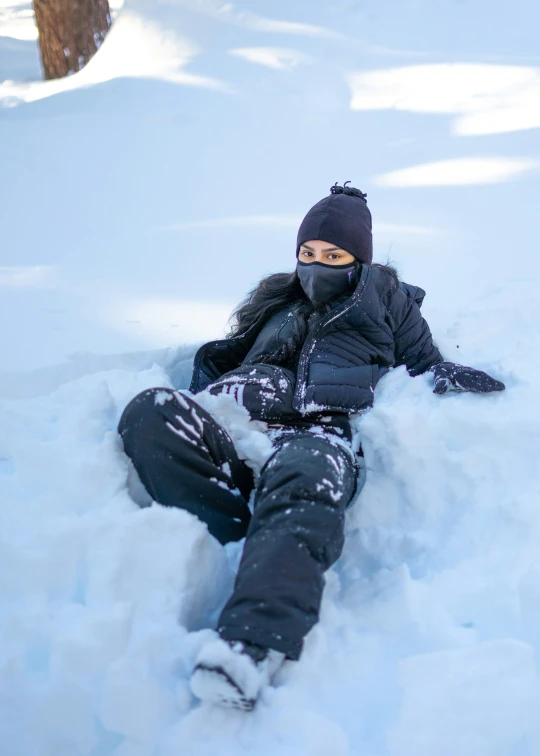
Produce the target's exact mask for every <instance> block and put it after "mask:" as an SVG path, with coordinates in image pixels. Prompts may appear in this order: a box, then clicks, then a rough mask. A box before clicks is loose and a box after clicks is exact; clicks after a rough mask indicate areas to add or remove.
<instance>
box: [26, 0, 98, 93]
mask: <svg viewBox="0 0 540 756" xmlns="http://www.w3.org/2000/svg"><path fill="white" fill-rule="evenodd" d="M34 14H35V19H36V26H37V28H38V32H39V46H40V50H41V62H42V64H43V74H44V77H45V79H60V78H61V77H62V76H68V75H69V74H71V73H75V72H76V71H80V70H81V68H83V67H84V66H85V65H86V64H87V63H88V61H89V60H90V59H91V58H92V56H93V55H95V53H96V52H97V50H98V49H99V47H100V45H101V43H102V42H103V40H104V39H105V35H106V34H107V32H108V30H109V27H110V25H111V13H110V9H109V0H34Z"/></svg>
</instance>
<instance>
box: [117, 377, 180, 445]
mask: <svg viewBox="0 0 540 756" xmlns="http://www.w3.org/2000/svg"><path fill="white" fill-rule="evenodd" d="M174 398H175V392H174V391H173V390H172V389H169V388H149V389H145V390H144V391H141V393H140V394H137V396H135V397H134V398H133V399H132V400H131V401H130V402H129V404H128V405H127V406H126V408H125V409H124V411H123V413H122V417H121V418H120V422H119V423H118V432H119V433H120V435H121V436H122V437H123V438H124V437H125V435H126V433H130V432H132V431H137V430H143V429H146V428H147V423H148V422H149V420H151V418H152V416H156V417H157V415H158V411H157V410H158V408H159V407H160V406H162V405H163V404H164V402H166V401H173V400H174Z"/></svg>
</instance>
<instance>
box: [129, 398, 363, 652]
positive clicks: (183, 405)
mask: <svg viewBox="0 0 540 756" xmlns="http://www.w3.org/2000/svg"><path fill="white" fill-rule="evenodd" d="M119 432H120V434H121V436H122V439H123V442H124V449H125V451H126V454H127V455H128V456H129V457H130V458H131V460H132V462H133V464H134V466H135V469H136V470H137V472H138V474H139V477H140V479H141V481H142V483H143V485H144V486H145V488H146V489H147V491H148V493H149V494H150V496H151V497H152V498H153V499H154V501H156V502H159V503H160V504H163V505H165V506H173V507H180V508H181V509H185V510H186V511H188V512H191V513H193V514H195V515H197V516H198V517H199V518H200V519H201V520H202V521H203V522H205V523H206V524H207V525H208V529H209V531H210V533H211V534H212V535H213V536H215V537H216V538H217V539H218V540H219V541H220V542H221V543H223V544H225V543H227V542H229V541H237V540H240V539H241V538H244V537H246V543H245V546H244V551H243V555H242V559H241V562H240V567H239V570H238V575H237V578H236V583H235V587H234V591H233V594H232V596H231V597H230V599H229V601H228V602H227V604H226V606H225V608H224V609H223V612H222V613H221V616H220V618H219V622H218V632H219V634H220V635H221V637H222V638H224V639H225V640H239V641H249V642H251V643H257V644H259V645H261V646H263V647H265V648H272V649H275V650H276V651H281V652H282V653H284V654H286V656H287V657H288V658H290V659H298V658H299V657H300V654H301V651H302V645H303V639H304V637H305V635H306V634H307V633H308V632H309V630H310V629H311V628H312V627H313V625H314V624H315V623H316V622H317V621H318V618H319V609H320V604H321V598H322V592H323V588H324V572H325V571H326V570H327V569H328V568H329V567H330V566H331V565H332V564H333V563H334V562H335V561H336V560H337V559H338V557H339V556H340V554H341V550H342V548H343V539H344V517H345V509H346V508H347V505H348V504H349V502H350V501H351V499H352V497H353V496H354V492H355V488H356V479H357V467H356V462H355V457H354V454H353V453H352V451H350V450H349V449H348V448H346V447H345V446H344V445H343V444H342V443H340V442H339V441H337V440H336V438H335V436H334V437H333V436H332V434H331V433H326V434H323V433H313V432H311V431H310V430H306V429H301V430H298V431H296V432H294V433H289V434H288V435H287V434H284V435H283V436H282V437H281V438H278V439H277V441H276V442H275V451H274V453H273V455H272V456H271V457H270V459H269V460H268V461H267V462H266V464H265V465H264V467H263V469H262V470H261V474H260V476H259V478H258V480H257V481H256V482H255V481H254V476H253V473H252V471H251V470H250V468H249V467H248V466H247V465H246V464H245V463H244V462H243V461H242V460H241V459H240V458H239V457H238V454H237V453H236V451H235V448H234V446H233V443H232V440H231V438H230V436H229V435H228V434H227V433H226V431H225V430H224V429H223V428H222V427H221V426H220V425H219V423H218V422H217V421H216V420H215V419H214V418H213V417H212V416H211V415H210V414H209V413H208V412H206V411H205V410H204V409H203V408H202V407H200V406H199V405H198V404H197V403H196V402H195V401H194V400H193V399H191V398H190V397H189V396H187V395H185V394H181V393H179V392H175V391H172V390H170V389H149V390H147V391H143V392H142V393H141V394H139V395H138V396H136V397H135V399H133V400H132V401H131V402H130V403H129V404H128V406H127V407H126V409H125V410H124V413H123V415H122V418H121V419H120V424H119ZM254 487H255V496H254V504H253V515H252V514H251V512H250V509H249V507H248V499H249V497H250V494H251V492H252V490H253V488H254Z"/></svg>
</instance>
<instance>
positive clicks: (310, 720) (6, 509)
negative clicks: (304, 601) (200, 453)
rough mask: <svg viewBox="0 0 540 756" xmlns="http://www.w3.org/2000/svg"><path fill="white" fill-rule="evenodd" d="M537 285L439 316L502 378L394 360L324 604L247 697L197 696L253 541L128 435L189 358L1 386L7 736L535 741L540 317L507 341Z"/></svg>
mask: <svg viewBox="0 0 540 756" xmlns="http://www.w3.org/2000/svg"><path fill="white" fill-rule="evenodd" d="M532 293H533V292H532V288H531V289H530V290H528V286H527V285H526V284H523V285H522V287H521V288H520V289H519V291H516V290H513V291H510V292H504V293H502V292H494V293H492V296H491V298H489V299H487V300H486V301H485V302H483V303H481V305H479V306H478V308H477V309H476V310H475V309H474V308H471V309H470V310H469V311H467V312H461V313H457V314H456V317H455V321H451V320H449V316H448V312H447V313H446V314H444V313H442V312H438V313H433V321H434V323H435V324H436V327H437V324H439V326H440V327H439V328H438V334H437V335H438V340H439V342H440V343H441V344H442V345H443V348H444V349H445V353H446V354H447V356H450V357H453V356H455V355H454V353H456V352H458V351H459V352H460V353H461V354H462V356H463V358H464V359H463V361H464V362H469V363H474V364H477V365H480V366H481V367H485V368H489V369H491V370H492V371H493V372H495V373H496V374H497V375H498V376H500V377H502V378H503V379H504V380H505V381H506V383H507V386H508V390H507V391H506V392H505V393H503V394H499V395H492V396H473V395H470V394H464V395H455V394H454V395H449V396H444V397H438V396H434V395H433V394H432V393H431V386H430V380H429V378H428V377H423V376H421V377H419V378H416V379H411V378H409V377H408V376H407V374H406V372H405V370H404V369H398V370H395V371H393V372H392V373H391V374H389V375H388V376H387V377H386V378H385V379H384V380H383V381H382V383H381V384H380V386H379V387H378V389H377V398H376V405H375V408H374V409H373V410H372V411H371V412H369V413H367V414H365V415H364V416H362V417H361V418H360V420H359V422H358V425H359V431H360V433H361V435H362V439H363V444H364V449H365V453H366V462H367V467H368V477H367V483H366V486H365V488H364V490H363V491H362V493H361V495H360V497H359V500H358V501H357V502H356V503H355V505H354V506H353V507H352V509H351V511H350V514H349V519H348V537H347V543H346V547H345V551H344V554H343V557H342V559H341V560H340V562H339V563H338V564H337V565H336V567H335V568H334V569H333V570H331V571H330V573H329V574H328V582H327V590H326V593H325V598H324V602H323V609H322V619H321V622H320V624H319V625H318V626H317V627H316V628H315V629H314V630H313V632H312V633H311V634H310V636H309V637H308V639H307V643H306V649H305V653H304V656H303V658H302V660H301V662H300V663H298V664H295V663H288V664H286V665H285V667H284V669H283V670H282V671H281V673H280V676H279V677H278V680H277V684H276V686H275V687H274V688H272V689H270V690H268V691H267V693H266V694H265V696H264V698H263V700H262V701H261V703H260V705H259V706H258V708H257V710H256V711H255V712H254V713H253V714H250V715H245V714H242V713H237V712H222V711H219V710H214V709H211V708H209V709H206V708H205V707H200V706H199V705H198V704H197V703H196V702H195V701H194V700H193V699H192V698H191V695H190V693H189V688H188V679H189V674H190V669H191V666H192V664H193V660H194V658H195V656H196V654H197V653H198V650H199V649H200V647H201V644H202V642H203V641H204V639H205V638H208V637H209V636H211V633H212V631H211V630H210V629H208V628H211V627H212V625H213V622H214V621H215V618H216V616H217V613H218V612H219V610H220V607H221V606H222V605H223V603H224V601H225V600H226V598H227V596H228V594H229V592H230V590H231V586H232V580H233V575H234V569H235V565H236V564H237V560H238V558H239V554H240V551H239V548H240V547H239V546H238V545H231V546H230V547H227V549H222V548H221V547H220V546H219V545H218V544H217V543H216V542H215V541H214V540H213V539H212V538H211V537H210V536H209V535H208V533H207V531H206V528H205V526H203V525H202V524H201V523H200V522H198V521H197V520H196V519H195V518H193V517H192V516H190V515H188V514H186V513H184V512H181V511H174V510H168V509H165V508H162V507H160V506H157V505H153V506H143V508H139V506H137V504H136V503H135V502H138V503H139V504H141V505H147V504H149V502H148V501H147V500H146V498H145V496H144V495H143V492H141V490H140V486H137V483H136V481H135V480H134V476H133V474H132V472H131V471H130V466H129V464H128V461H127V459H126V457H125V456H124V454H123V452H122V450H121V446H120V443H119V439H118V437H117V435H116V432H115V429H116V423H117V421H118V418H119V416H120V414H121V411H122V409H123V407H124V406H125V404H126V403H127V402H128V401H129V399H130V398H131V397H133V396H134V395H135V394H136V393H137V392H139V391H141V390H143V389H144V388H147V387H150V386H157V385H163V386H170V385H172V383H171V379H170V375H169V374H168V373H167V372H166V371H165V369H164V368H163V367H161V366H158V365H155V366H154V367H149V368H146V369H144V370H139V369H136V368H134V367H133V366H132V367H131V368H129V367H124V368H120V367H117V368H115V369H109V370H105V371H101V372H97V373H95V374H92V375H87V376H83V377H80V378H77V379H76V380H71V381H68V382H64V383H63V384H62V385H60V386H59V387H58V388H57V389H56V390H55V391H53V392H52V393H50V394H45V395H36V396H34V397H33V398H27V399H25V400H24V401H22V400H16V399H8V398H4V399H3V400H2V401H1V403H0V428H1V429H2V433H1V436H0V491H1V495H0V500H1V502H2V507H1V510H0V518H1V527H0V532H1V534H2V535H1V546H0V559H1V562H2V565H1V569H0V575H1V577H0V585H1V614H2V618H3V621H2V623H1V625H0V669H1V673H0V686H1V688H0V689H1V698H0V700H1V709H2V712H3V717H2V725H1V728H2V742H3V743H4V744H5V745H4V752H5V753H9V755H10V756H19V755H20V756H23V754H24V756H27V755H28V754H30V753H31V754H33V755H34V754H35V755H36V756H53V755H54V756H63V755H64V754H65V755H66V756H67V755H68V754H69V756H83V755H86V754H92V755H97V754H99V756H105V755H107V756H108V755H109V754H114V755H115V756H150V755H151V754H152V755H159V756H173V754H175V755H176V754H178V753H179V752H180V753H189V754H191V753H194V754H195V753H197V754H202V755H206V754H208V756H210V754H216V753H219V754H220V755H221V754H223V755H225V756H228V755H230V756H233V755H234V756H237V754H239V753H249V754H258V756H261V755H262V756H266V754H268V756H270V754H272V755H275V754H280V755H281V754H286V755H287V756H288V755H289V754H290V755H291V756H292V755H293V754H295V756H297V755H298V754H303V755H304V754H305V755H309V756H322V754H326V753H328V752H329V751H332V753H334V754H335V756H350V755H352V754H358V753H362V754H369V755H370V756H432V754H435V753H436V754H437V756H447V755H448V756H451V755H452V756H453V755H454V754H457V753H459V754H460V756H462V755H465V756H468V754H470V755H471V756H473V755H474V756H494V755H497V756H498V755H499V754H500V756H507V754H509V753H512V754H520V755H521V754H536V753H538V749H539V748H540V729H539V726H538V716H537V711H538V706H539V705H540V685H539V678H538V674H537V669H536V654H537V652H538V649H539V648H540V608H539V607H540V559H539V558H540V514H539V510H538V490H540V480H539V470H538V465H537V449H538V440H539V430H538V429H539V427H540V417H539V415H540V409H539V405H538V403H537V402H535V401H534V397H535V390H536V388H535V387H536V377H535V374H536V369H535V364H534V360H529V361H527V362H525V361H523V360H520V359H518V354H519V353H520V351H521V350H522V349H523V347H524V344H525V343H526V347H527V353H528V354H537V353H538V351H537V348H538V346H539V345H538V343H537V341H538V338H539V337H538V335H537V334H536V333H534V332H533V331H529V332H527V331H525V330H523V328H522V329H521V330H520V331H519V332H520V333H522V334H523V341H522V342H521V343H519V342H518V341H517V340H516V339H512V338H510V337H511V334H512V333H514V332H518V331H515V329H516V328H517V327H518V326H523V323H522V322H520V321H521V320H523V319H530V320H534V317H533V316H532V315H531V312H534V309H533V304H532V303H531V301H530V300H529V295H531V296H532ZM517 294H519V295H520V301H522V302H523V304H524V307H523V311H520V312H516V311H515V309H513V304H512V308H511V307H510V305H511V303H513V302H514V301H515V297H516V295H517ZM525 312H527V313H528V314H525ZM443 323H446V324H447V325H446V326H444V327H443V325H442V324H443ZM448 324H449V325H448ZM458 345H459V347H458ZM493 355H497V362H496V363H493V361H492V358H493ZM490 361H491V362H490ZM184 387H185V386H184ZM37 393H39V392H37ZM41 393H43V391H42V392H41ZM205 401H206V404H207V405H208V406H207V408H208V409H209V410H210V411H212V412H214V414H215V415H216V416H217V417H218V418H219V419H220V420H221V421H222V422H225V423H226V424H228V427H229V428H230V430H231V432H232V433H233V435H235V438H236V441H237V443H238V444H239V445H242V443H243V444H244V451H245V454H246V455H248V456H249V455H250V454H251V462H252V464H254V465H255V466H257V464H260V463H261V462H262V461H263V460H264V458H265V455H266V454H267V453H268V446H267V444H268V442H267V439H266V438H265V437H264V436H263V435H261V433H260V432H259V430H258V429H259V427H260V426H259V425H258V424H257V423H251V422H249V421H248V419H247V417H246V414H245V411H244V410H242V409H241V408H237V407H236V405H234V404H233V403H232V400H231V398H230V397H207V398H206V400H205ZM250 450H251V452H250Z"/></svg>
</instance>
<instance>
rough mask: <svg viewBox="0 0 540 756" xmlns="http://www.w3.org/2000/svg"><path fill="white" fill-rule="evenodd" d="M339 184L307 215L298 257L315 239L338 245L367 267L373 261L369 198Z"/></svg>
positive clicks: (350, 187) (300, 233) (300, 236)
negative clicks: (303, 245) (306, 243)
mask: <svg viewBox="0 0 540 756" xmlns="http://www.w3.org/2000/svg"><path fill="white" fill-rule="evenodd" d="M348 183H349V182H348V181H347V182H345V186H338V185H337V184H336V185H335V186H333V187H332V188H331V189H330V192H331V194H330V195H329V196H328V197H325V198H324V199H322V200H321V201H320V202H317V204H316V205H314V206H313V207H312V208H311V210H310V211H309V212H308V214H307V215H306V217H305V218H304V220H303V221H302V223H301V224H300V228H299V229H298V238H297V242H296V256H297V257H298V252H299V251H300V247H301V245H302V244H304V243H305V242H308V241H312V240H315V239H320V240H321V241H325V242H328V243H329V244H335V246H336V247H340V248H341V249H344V250H345V251H346V252H349V253H350V254H351V255H353V256H354V257H356V259H357V260H358V261H359V262H361V263H365V264H367V265H371V262H372V260H373V239H372V236H371V213H370V212H369V209H368V206H367V203H366V195H365V194H363V193H362V192H361V191H359V190H358V189H355V188H354V187H352V186H347V184H348Z"/></svg>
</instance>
